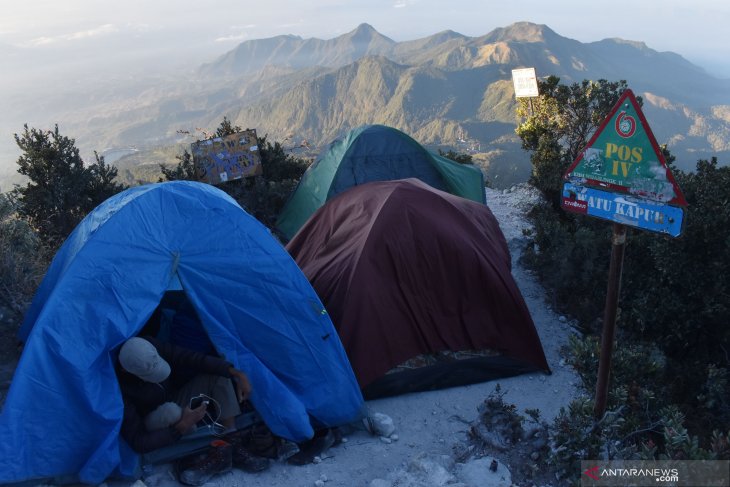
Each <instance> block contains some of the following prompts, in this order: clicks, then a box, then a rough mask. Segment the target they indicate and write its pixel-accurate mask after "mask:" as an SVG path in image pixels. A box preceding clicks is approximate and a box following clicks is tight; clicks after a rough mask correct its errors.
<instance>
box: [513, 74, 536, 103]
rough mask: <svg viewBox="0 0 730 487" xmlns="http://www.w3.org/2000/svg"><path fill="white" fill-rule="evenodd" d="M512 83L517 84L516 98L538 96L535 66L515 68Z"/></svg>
mask: <svg viewBox="0 0 730 487" xmlns="http://www.w3.org/2000/svg"><path fill="white" fill-rule="evenodd" d="M512 83H513V84H514V86H515V98H532V97H536V96H538V92H537V75H536V74H535V68H521V69H513V70H512Z"/></svg>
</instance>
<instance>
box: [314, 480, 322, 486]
mask: <svg viewBox="0 0 730 487" xmlns="http://www.w3.org/2000/svg"><path fill="white" fill-rule="evenodd" d="M314 485H315V487H324V482H322V481H321V480H315V481H314Z"/></svg>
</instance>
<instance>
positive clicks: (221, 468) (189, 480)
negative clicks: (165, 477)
mask: <svg viewBox="0 0 730 487" xmlns="http://www.w3.org/2000/svg"><path fill="white" fill-rule="evenodd" d="M232 466H233V447H232V446H231V444H230V443H227V442H225V441H223V440H215V441H213V442H212V443H211V444H210V449H209V450H208V451H207V452H206V453H204V454H203V455H200V456H198V457H195V459H194V461H193V462H192V463H191V464H190V465H186V466H185V469H184V470H182V472H180V482H182V483H183V484H186V485H194V486H198V485H203V484H204V483H206V482H207V481H208V480H210V479H211V478H212V477H213V476H214V475H217V474H219V473H223V472H228V471H229V470H230V469H231V467H232Z"/></svg>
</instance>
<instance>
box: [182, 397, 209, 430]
mask: <svg viewBox="0 0 730 487" xmlns="http://www.w3.org/2000/svg"><path fill="white" fill-rule="evenodd" d="M206 409H208V403H207V402H203V403H202V404H201V405H200V406H198V407H197V408H195V409H190V407H187V406H186V407H185V408H184V409H183V411H182V416H181V417H180V420H179V421H178V422H177V423H175V428H176V429H177V430H178V431H179V432H180V433H181V434H183V435H184V434H186V433H189V432H190V431H192V430H193V428H195V425H196V424H198V421H200V420H201V419H203V417H205V411H206Z"/></svg>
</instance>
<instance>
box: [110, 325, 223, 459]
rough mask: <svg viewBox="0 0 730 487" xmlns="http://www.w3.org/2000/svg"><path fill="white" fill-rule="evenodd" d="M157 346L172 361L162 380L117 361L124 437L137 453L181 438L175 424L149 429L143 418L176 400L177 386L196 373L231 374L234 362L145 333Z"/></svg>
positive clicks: (180, 385) (160, 446) (168, 361)
mask: <svg viewBox="0 0 730 487" xmlns="http://www.w3.org/2000/svg"><path fill="white" fill-rule="evenodd" d="M143 338H144V339H145V340H148V341H149V342H150V343H152V345H154V346H155V348H156V349H157V352H158V353H159V354H160V357H162V358H163V359H165V360H166V361H167V363H168V364H170V376H169V377H168V378H167V379H166V380H165V381H164V382H161V383H159V384H153V383H151V382H145V381H143V380H142V379H140V378H138V377H137V376H135V375H133V374H130V373H129V372H127V371H126V370H124V369H123V368H122V367H121V366H120V365H119V364H117V368H116V371H117V378H118V379H119V386H120V388H121V390H122V399H123V400H124V419H123V420H122V430H121V434H122V438H124V439H125V440H126V441H127V443H129V445H130V446H131V447H132V449H133V450H134V451H136V452H138V453H146V452H149V451H152V450H156V449H158V448H162V447H165V446H169V445H172V444H173V443H175V442H176V441H177V440H179V439H180V433H179V432H178V431H177V430H176V429H175V428H174V427H173V426H170V427H169V428H164V429H161V430H156V431H147V428H146V427H145V425H144V418H145V416H147V415H148V414H149V413H151V412H152V411H154V410H155V409H157V407H158V406H160V405H161V404H163V403H165V402H170V401H174V397H175V394H176V392H177V391H178V389H180V388H181V387H182V386H183V385H185V383H187V382H188V381H189V380H190V379H192V378H193V377H194V376H195V375H197V374H215V375H220V376H223V377H230V374H229V373H228V369H229V368H230V367H232V365H231V364H230V363H229V362H227V361H225V360H223V359H221V358H219V357H214V356H212V355H205V354H202V353H199V352H193V351H192V350H187V349H185V348H181V347H177V346H175V345H172V344H171V343H166V342H162V341H160V340H157V339H155V338H152V337H143Z"/></svg>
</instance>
